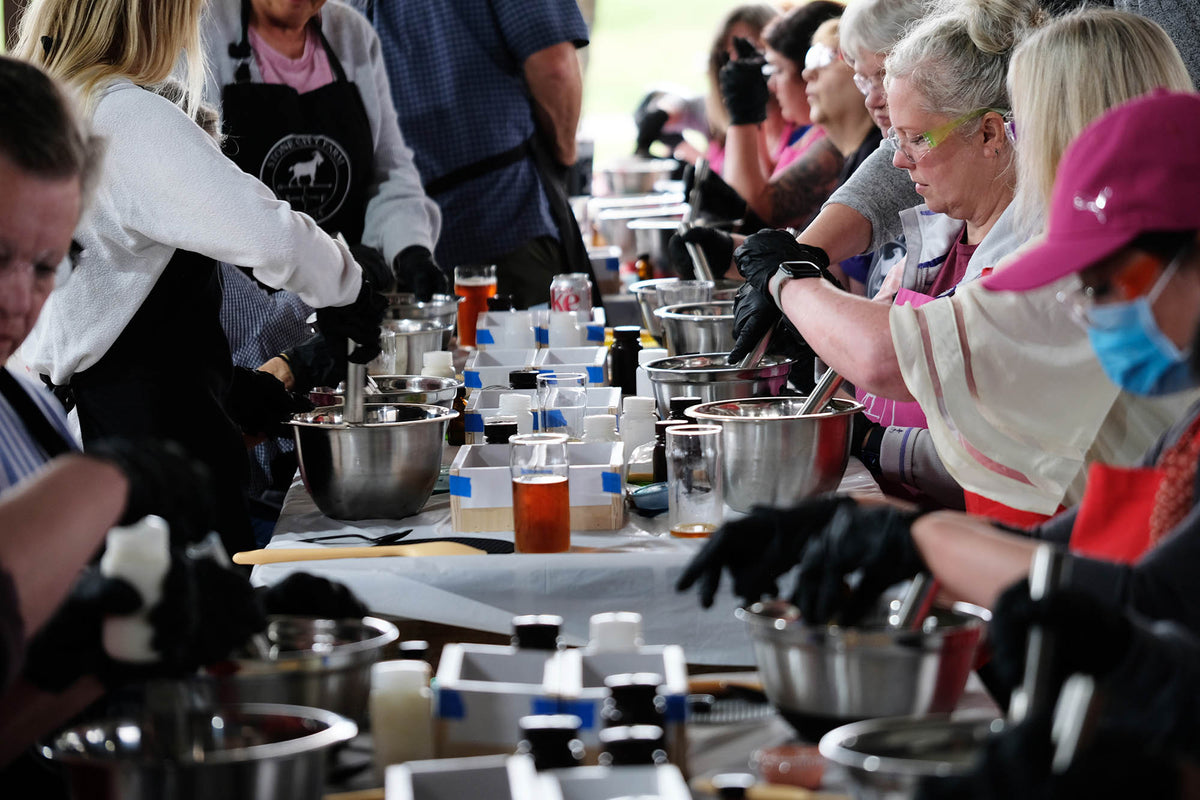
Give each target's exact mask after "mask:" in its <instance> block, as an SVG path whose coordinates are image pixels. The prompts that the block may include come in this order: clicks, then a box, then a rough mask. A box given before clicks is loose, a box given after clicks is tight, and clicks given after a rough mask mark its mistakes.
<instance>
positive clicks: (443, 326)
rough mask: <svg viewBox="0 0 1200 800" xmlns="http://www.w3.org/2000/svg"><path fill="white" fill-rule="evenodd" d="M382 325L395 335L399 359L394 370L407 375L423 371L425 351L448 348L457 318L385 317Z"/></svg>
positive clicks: (396, 372)
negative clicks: (445, 320)
mask: <svg viewBox="0 0 1200 800" xmlns="http://www.w3.org/2000/svg"><path fill="white" fill-rule="evenodd" d="M383 329H384V330H385V331H391V332H392V333H393V334H394V335H395V337H396V360H395V363H394V364H393V365H392V374H394V375H407V374H409V373H420V371H421V368H422V367H423V366H424V365H425V354H426V353H433V352H437V351H438V350H445V349H446V344H445V343H446V342H448V341H450V332H451V331H452V330H454V321H453V320H451V321H450V322H443V321H441V320H436V319H389V320H384V323H383Z"/></svg>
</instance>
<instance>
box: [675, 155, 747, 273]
mask: <svg viewBox="0 0 1200 800" xmlns="http://www.w3.org/2000/svg"><path fill="white" fill-rule="evenodd" d="M695 188H696V167H695V165H694V164H688V165H687V166H686V167H684V168H683V196H684V197H685V198H686V199H687V201H688V202H689V203H690V202H691V201H692V190H693V189H695ZM699 201H700V208H699V209H697V213H698V214H700V215H701V216H702V217H704V218H705V219H717V220H733V219H741V218H743V217H745V216H746V201H745V199H744V198H743V197H742V196H741V195H740V194H738V192H737V189H734V188H733V187H732V186H730V185H729V184H728V183H726V182H725V179H724V178H722V177H721V176H720V175H718V174H717V173H716V172H713V171H712V170H711V169H710V170H708V172H707V174H706V175H705V176H704V180H702V181H701V182H700V196H699ZM754 230H758V228H755V229H754ZM732 251H733V248H730V252H731V253H732Z"/></svg>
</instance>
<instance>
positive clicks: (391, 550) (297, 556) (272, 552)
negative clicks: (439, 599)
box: [233, 542, 486, 564]
mask: <svg viewBox="0 0 1200 800" xmlns="http://www.w3.org/2000/svg"><path fill="white" fill-rule="evenodd" d="M482 555H486V551H484V550H480V549H479V548H478V547H471V546H470V545H465V544H459V543H458V542H418V543H417V544H390V545H382V546H380V545H376V546H374V547H370V546H368V547H295V548H290V547H278V548H272V549H267V550H246V551H244V552H241V553H234V554H233V563H235V564H278V563H280V562H284V561H325V560H327V559H331V558H375V557H377V556H410V557H411V556H482Z"/></svg>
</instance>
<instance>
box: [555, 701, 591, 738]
mask: <svg viewBox="0 0 1200 800" xmlns="http://www.w3.org/2000/svg"><path fill="white" fill-rule="evenodd" d="M597 705H599V701H598V700H560V701H559V703H558V711H557V712H555V713H558V714H574V715H575V716H577V717H579V719H580V720H581V721H582V722H583V724H582V725H580V726H579V727H580V729H581V730H585V731H590V730H591V729H592V728H595V727H596V706H597Z"/></svg>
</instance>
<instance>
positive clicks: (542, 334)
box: [533, 327, 550, 347]
mask: <svg viewBox="0 0 1200 800" xmlns="http://www.w3.org/2000/svg"><path fill="white" fill-rule="evenodd" d="M533 333H534V337H535V338H536V339H537V343H538V344H540V345H542V346H543V347H549V346H550V329H549V328H541V327H538V328H534V329H533Z"/></svg>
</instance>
